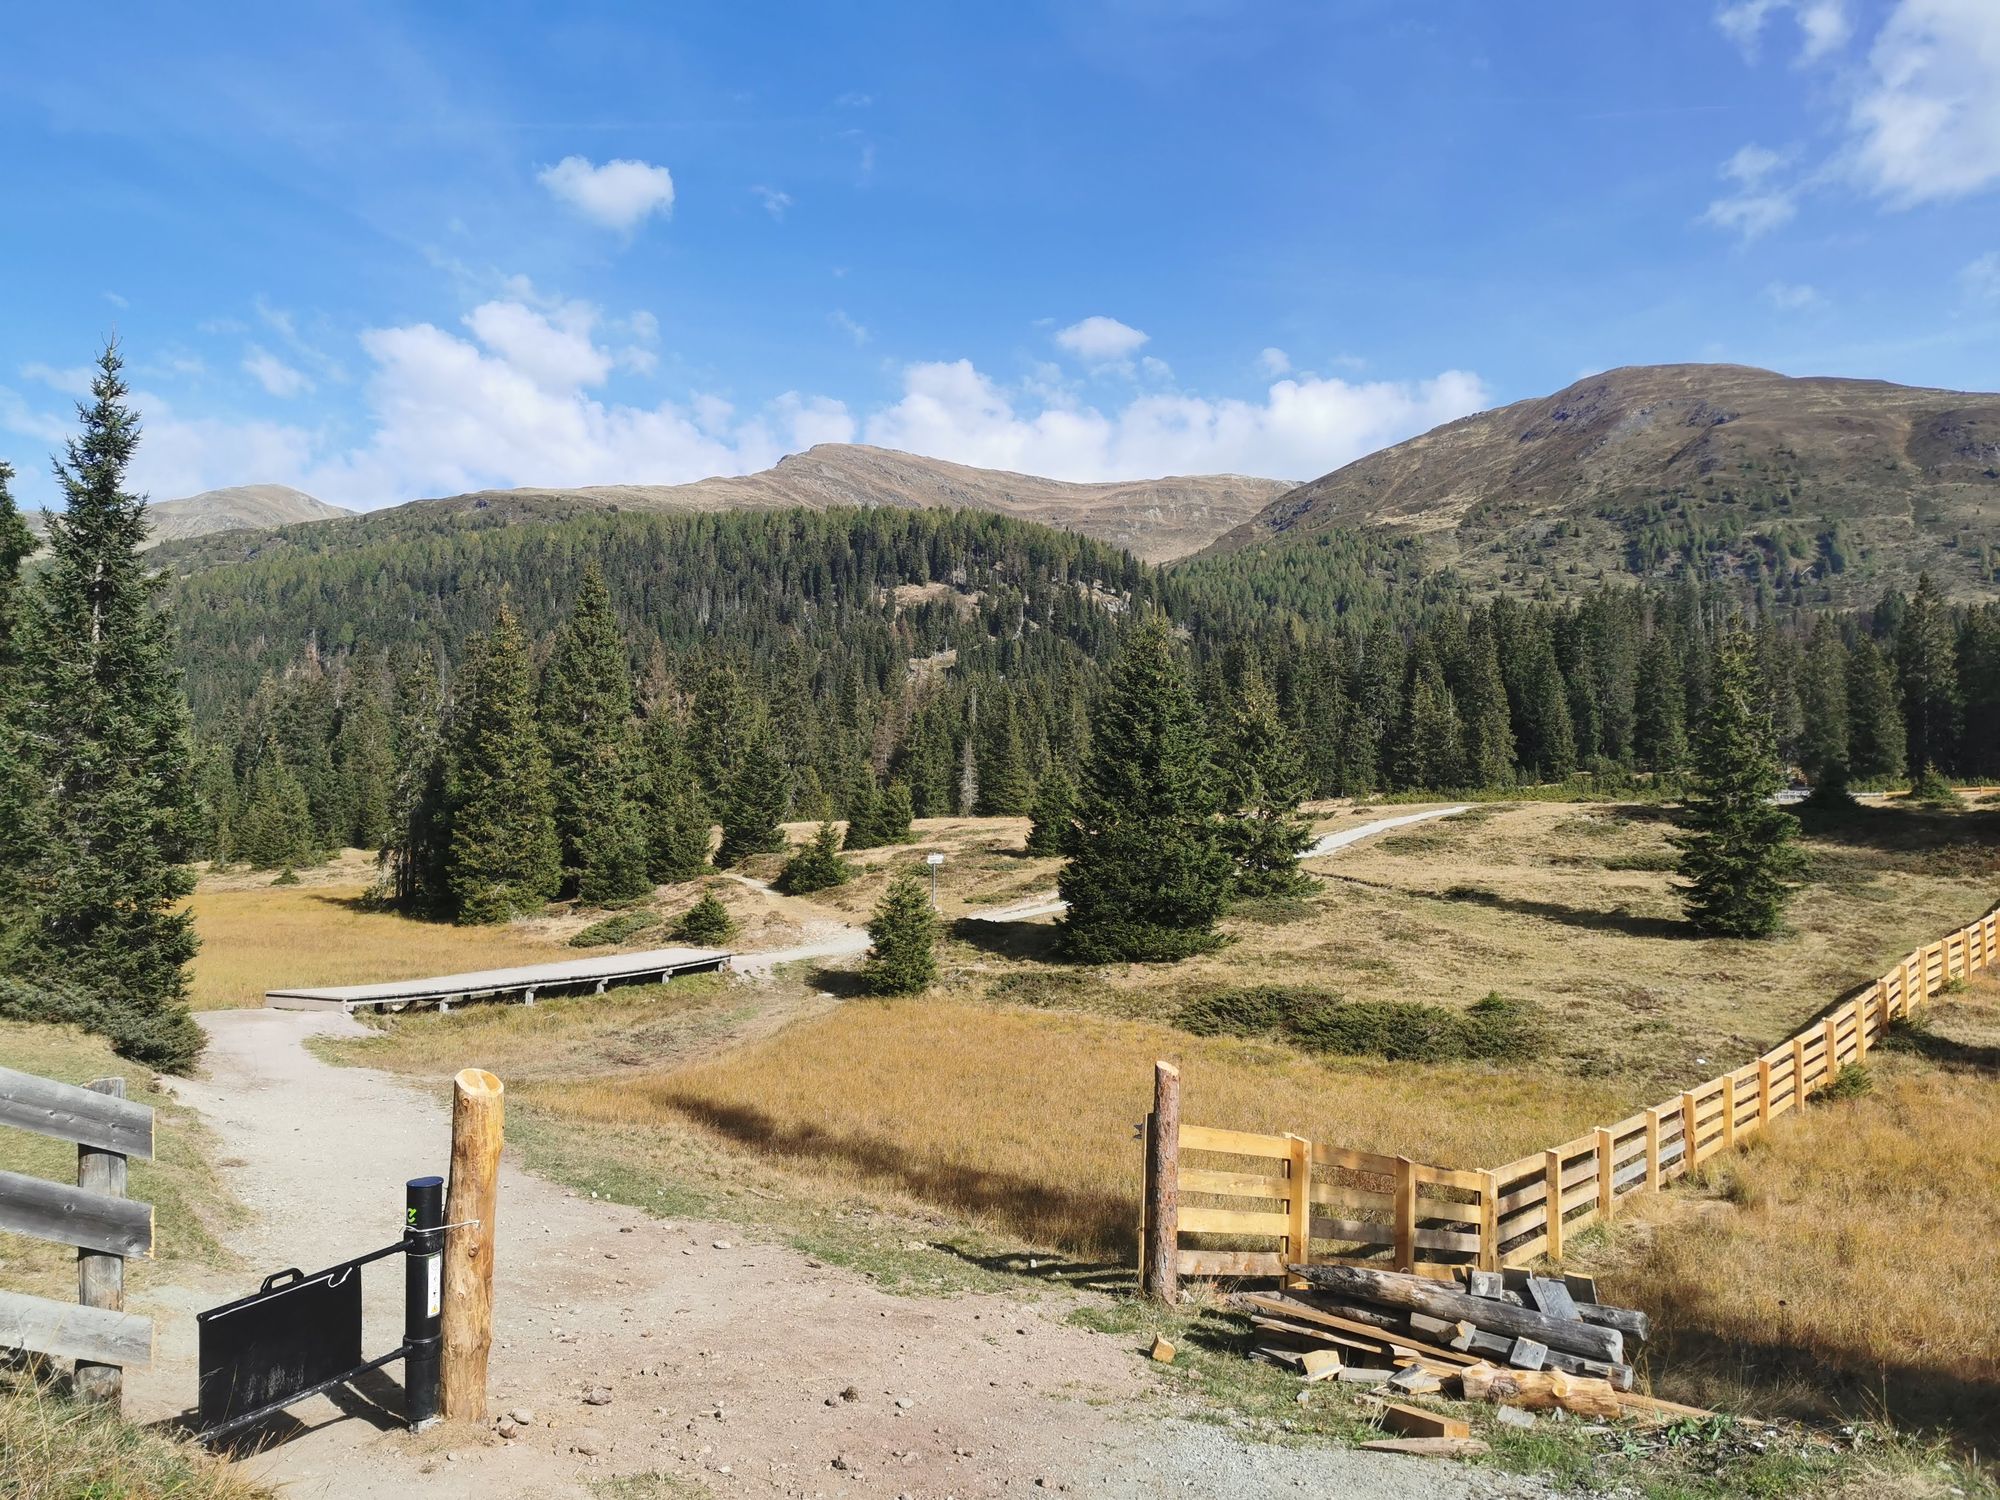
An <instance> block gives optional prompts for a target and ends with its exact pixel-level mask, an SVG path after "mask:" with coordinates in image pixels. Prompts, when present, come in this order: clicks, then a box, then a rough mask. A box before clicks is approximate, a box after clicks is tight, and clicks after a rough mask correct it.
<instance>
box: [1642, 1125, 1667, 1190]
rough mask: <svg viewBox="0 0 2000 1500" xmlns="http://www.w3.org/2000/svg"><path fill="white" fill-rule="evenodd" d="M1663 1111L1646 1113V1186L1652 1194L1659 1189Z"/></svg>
mask: <svg viewBox="0 0 2000 1500" xmlns="http://www.w3.org/2000/svg"><path fill="white" fill-rule="evenodd" d="M1664 1113H1665V1111H1664V1110H1660V1109H1649V1110H1647V1111H1646V1186H1647V1188H1648V1189H1649V1190H1651V1191H1653V1192H1658V1191H1659V1188H1660V1116H1661V1115H1662V1114H1664Z"/></svg>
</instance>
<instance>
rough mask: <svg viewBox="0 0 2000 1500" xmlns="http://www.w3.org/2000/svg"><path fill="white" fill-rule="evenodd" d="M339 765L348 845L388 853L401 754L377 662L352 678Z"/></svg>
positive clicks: (367, 661) (369, 661)
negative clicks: (385, 849) (392, 798)
mask: <svg viewBox="0 0 2000 1500" xmlns="http://www.w3.org/2000/svg"><path fill="white" fill-rule="evenodd" d="M334 765H335V767H336V769H337V770H338V772H339V774H340V779H341V784H342V787H343V789H344V796H343V798H342V801H343V804H344V806H345V807H346V810H347V817H348V824H347V827H346V829H345V830H344V831H343V834H342V839H343V842H345V843H348V844H351V845H353V846H354V847H355V848H357V849H371V850H373V849H380V848H382V847H384V846H385V845H386V844H387V843H388V842H389V836H390V827H391V812H390V791H391V788H392V787H393V786H394V784H395V780H396V754H395V745H394V730H393V727H392V726H391V724H390V721H389V707H388V704H387V702H386V701H385V698H384V684H383V682H382V679H381V671H380V667H379V666H378V664H377V663H376V661H375V659H374V658H373V657H366V656H364V657H362V658H361V659H360V661H359V662H358V663H357V665H356V667H355V669H354V671H353V672H352V673H351V674H350V676H349V678H348V684H347V693H346V695H345V696H344V698H343V699H342V702H341V706H340V728H339V730H338V731H336V734H335V738H334Z"/></svg>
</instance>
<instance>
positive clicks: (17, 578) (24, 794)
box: [0, 463, 35, 964]
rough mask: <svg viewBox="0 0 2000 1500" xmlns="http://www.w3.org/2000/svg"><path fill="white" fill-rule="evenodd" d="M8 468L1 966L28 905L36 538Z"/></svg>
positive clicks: (2, 535)
mask: <svg viewBox="0 0 2000 1500" xmlns="http://www.w3.org/2000/svg"><path fill="white" fill-rule="evenodd" d="M13 478H14V470H13V468H12V466H11V465H8V464H5V463H0V964H5V963H7V962H8V961H9V960H8V955H9V954H10V953H12V952H13V950H14V947H15V944H16V942H17V941H18V940H19V939H20V937H21V936H22V929H23V924H24V922H25V920H26V902H25V900H24V898H23V896H22V891H21V885H20V882H21V878H22V875H23V874H24V873H25V869H26V865H27V846H26V843H25V842H24V840H25V835H26V833H27V827H28V809H29V806H30V803H31V800H32V798H31V792H30V787H31V784H32V783H31V779H30V776H29V770H28V765H27V762H26V759H25V750H24V747H23V745H22V743H21V737H20V734H21V723H20V709H21V630H20V621H21V613H22V608H23V603H24V595H23V584H22V580H21V564H22V563H24V562H26V561H27V560H28V558H30V557H31V556H33V555H34V551H35V536H34V533H33V532H31V531H30V530H29V529H28V523H27V522H26V521H25V520H23V519H22V518H21V512H20V509H19V508H18V507H17V506H16V505H15V504H14V492H13V487H12V480H13Z"/></svg>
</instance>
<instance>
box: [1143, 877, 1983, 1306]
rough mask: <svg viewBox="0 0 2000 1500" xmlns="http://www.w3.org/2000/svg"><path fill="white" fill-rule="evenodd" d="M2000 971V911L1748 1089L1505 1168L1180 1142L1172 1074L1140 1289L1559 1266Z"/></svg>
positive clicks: (1807, 1036) (1159, 1131) (1829, 1023)
mask: <svg viewBox="0 0 2000 1500" xmlns="http://www.w3.org/2000/svg"><path fill="white" fill-rule="evenodd" d="M1996 963H2000V908H1996V909H1995V910H1993V911H1990V912H1988V913H1987V914H1986V915H1985V916H1984V917H1981V918H1980V919H1979V920H1978V921H1976V922H1973V923H1971V924H1970V925H1968V926H1966V927H1963V928H1961V929H1959V930H1958V931H1957V932H1954V933H1951V934H1950V935H1949V936H1947V937H1944V938H1942V939H1940V940H1939V941H1937V942H1935V943H1932V944H1930V945H1928V946H1927V947H1923V948H1918V949H1915V950H1914V951H1912V952H1911V953H1910V954H1908V955H1907V956H1906V957H1905V958H1904V959H1903V961H1902V962H1901V963H1899V964H1897V965H1896V966H1895V967H1894V968H1893V969H1891V970H1890V971H1889V972H1888V973H1886V974H1884V975H1883V976H1882V977H1881V978H1880V979H1878V980H1876V981H1875V982H1874V983H1873V984H1871V985H1868V986H1867V987H1866V988H1864V989H1862V990H1861V991H1860V992H1859V993H1858V994H1856V995H1854V996H1853V997H1851V998H1850V999H1848V1000H1845V1001H1843V1002H1842V1003H1840V1004H1839V1005H1837V1006H1835V1007H1834V1008H1833V1009H1832V1010H1831V1011H1830V1012H1828V1013H1827V1014H1826V1015H1825V1016H1823V1017H1822V1018H1821V1019H1819V1020H1817V1021H1815V1022H1814V1023H1813V1024H1812V1025H1811V1026H1809V1027H1807V1028H1806V1029H1805V1030H1804V1031H1802V1032H1800V1033H1799V1034H1798V1035H1797V1036H1795V1037H1792V1038H1791V1039H1790V1040H1789V1041H1786V1042H1782V1043H1780V1044H1779V1045H1778V1046H1777V1047H1775V1048H1773V1049H1772V1050H1771V1051H1769V1052H1767V1053H1765V1054H1764V1055H1763V1056H1762V1057H1759V1058H1757V1059H1755V1060H1754V1061H1752V1062H1749V1063H1746V1064H1744V1065H1743V1066H1742V1067H1740V1068H1738V1069H1736V1070H1735V1071H1734V1072H1732V1073H1725V1074H1723V1075H1722V1076H1721V1077H1720V1078H1711V1079H1710V1080H1708V1082H1706V1083H1702V1084H1697V1085H1696V1086H1695V1087H1694V1088H1691V1089H1688V1090H1686V1091H1685V1092H1683V1093H1681V1094H1680V1095H1678V1096H1676V1097H1675V1098H1672V1099H1668V1100H1666V1101H1665V1102H1663V1103H1661V1104H1658V1105H1655V1106H1654V1107H1653V1108H1651V1109H1644V1110H1641V1111H1639V1113H1637V1114H1635V1115H1631V1116H1629V1117H1628V1118H1626V1119H1623V1120H1620V1121H1619V1122H1618V1123H1617V1124H1615V1125H1602V1126H1599V1127H1597V1128H1596V1129H1594V1130H1591V1131H1588V1132H1586V1133H1585V1134H1583V1135H1579V1136H1577V1137H1576V1138H1575V1139H1574V1140H1570V1141H1564V1142H1563V1143H1562V1144H1561V1145H1559V1146H1551V1147H1549V1148H1548V1149H1547V1150H1545V1151H1537V1152H1534V1153H1532V1154H1530V1155H1528V1156H1524V1157H1521V1158H1520V1159H1519V1160H1517V1161H1510V1162H1508V1163H1506V1164H1505V1165H1504V1166H1499V1167H1489V1168H1476V1169H1454V1168H1449V1167H1434V1166H1429V1165H1426V1164H1425V1163H1423V1162H1417V1161H1412V1160H1410V1159H1409V1158H1408V1157H1404V1156H1382V1155H1378V1154H1376V1153H1374V1152H1369V1151H1351V1150H1348V1149H1346V1148H1345V1147H1341V1146H1330V1145H1326V1144H1324V1143H1319V1142H1314V1141H1308V1140H1305V1139H1303V1138H1302V1137H1299V1136H1294V1135H1277V1136H1274V1135H1254V1134H1250V1133H1247V1132H1245V1131H1240V1130H1218V1129H1215V1128H1213V1127H1211V1126H1206V1125H1182V1124H1180V1123H1179V1117H1180V1101H1179V1074H1178V1073H1177V1072H1176V1071H1175V1070H1174V1069H1173V1068H1172V1067H1170V1066H1169V1065H1167V1064H1165V1063H1162V1064H1160V1065H1159V1070H1158V1072H1157V1074H1156V1079H1155V1096H1154V1097H1155V1106H1154V1113H1153V1114H1152V1115H1151V1116H1150V1117H1149V1118H1148V1128H1147V1150H1146V1184H1145V1192H1144V1194H1143V1195H1142V1198H1141V1204H1142V1213H1143V1215H1144V1219H1143V1222H1142V1224H1141V1226H1140V1236H1139V1243H1140V1247H1141V1250H1140V1255H1141V1266H1140V1272H1141V1278H1142V1283H1143V1285H1144V1286H1145V1288H1146V1290H1147V1291H1148V1292H1149V1293H1151V1294H1152V1295H1154V1296H1158V1297H1163V1298H1167V1299H1171V1298H1172V1297H1173V1296H1174V1294H1175V1288H1176V1285H1177V1282H1178V1278H1179V1277H1181V1276H1243V1277H1262V1276H1277V1277H1282V1276H1284V1275H1286V1269H1285V1268H1286V1267H1287V1266H1288V1265H1294V1264H1305V1263H1313V1262H1326V1261H1349V1262H1354V1263H1358V1264H1363V1265H1376V1266H1382V1267H1392V1268H1394V1269H1397V1270H1402V1271H1414V1272H1417V1273H1419V1274H1421V1275H1428V1276H1438V1277H1447V1276H1451V1275H1453V1274H1454V1273H1455V1272H1457V1271H1458V1270H1459V1269H1461V1268H1464V1267H1471V1268H1473V1269H1477V1270H1498V1269H1500V1268H1501V1267H1503V1266H1516V1265H1521V1264H1523V1263H1525V1262H1527V1261H1531V1260H1534V1259H1536V1258H1538V1257H1541V1256H1547V1257H1548V1258H1549V1259H1551V1260H1560V1259H1561V1258H1562V1255H1563V1248H1564V1245H1565V1243H1566V1242H1567V1241H1568V1239H1569V1238H1570V1237H1571V1236H1573V1235H1575V1234H1576V1233H1577V1232H1578V1231H1579V1230H1581V1229H1584V1228H1586V1227H1587V1226H1589V1225H1591V1224H1594V1223H1596V1222H1598V1221H1599V1220H1601V1219H1609V1218H1610V1217H1611V1216H1612V1215H1613V1214H1614V1213H1615V1212H1616V1211H1617V1206H1618V1203H1619V1201H1620V1200H1621V1199H1623V1198H1626V1197H1629V1196H1630V1195H1631V1194H1633V1193H1638V1192H1645V1191H1648V1190H1650V1189H1654V1188H1658V1187H1659V1186H1660V1185H1661V1184H1662V1183H1665V1182H1668V1181H1671V1180H1672V1179H1673V1178H1676V1177H1679V1176H1681V1175H1682V1174H1684V1173H1686V1172H1688V1171H1689V1170H1691V1169H1692V1168H1693V1167H1695V1166H1697V1165H1699V1164H1700V1163H1702V1162H1704V1161H1706V1160H1708V1159H1709V1158H1710V1157H1712V1156H1714V1155H1715V1154H1716V1153H1717V1152H1719V1151H1728V1150H1731V1149H1733V1148H1734V1147H1735V1146H1736V1145H1737V1144H1738V1143H1739V1142H1741V1141H1743V1140H1744V1139H1746V1138H1747V1137H1749V1136H1750V1135H1752V1134H1754V1133H1755V1132H1757V1131H1759V1130H1762V1129H1763V1128H1764V1127H1765V1126H1767V1125H1769V1124H1770V1123H1771V1122H1772V1121H1773V1120H1775V1119H1777V1118H1778V1117H1779V1116H1780V1115H1783V1114H1785V1113H1787V1112H1788V1111H1790V1110H1793V1109H1796V1108H1798V1107H1799V1106H1800V1105H1801V1104H1803V1103H1804V1102H1805V1100H1806V1099H1808V1098H1809V1097H1811V1096H1812V1095H1813V1094H1815V1093H1818V1092H1819V1091H1820V1090H1821V1089H1824V1088H1826V1087H1827V1086H1828V1085H1829V1084H1831V1083H1832V1082H1833V1081H1834V1080H1835V1079H1836V1078H1838V1077H1839V1075H1840V1070H1841V1069H1842V1068H1844V1067H1847V1066H1849V1065H1850V1064H1852V1063H1857V1062H1861V1061H1863V1060H1864V1059H1866V1058H1867V1056H1868V1052H1869V1049H1870V1048H1871V1047H1874V1046H1875V1045H1877V1044H1878V1043H1879V1042H1880V1041H1881V1040H1882V1038H1883V1037H1884V1036H1885V1035H1886V1034H1887V1032H1888V1030H1889V1027H1890V1025H1891V1023H1893V1022H1895V1021H1897V1020H1899V1019H1901V1018H1903V1017H1905V1016H1908V1015H1911V1014H1912V1013H1913V1012H1915V1011H1916V1009H1917V1008H1918V1007H1919V1006H1921V1005H1923V1004H1924V1003H1925V1002H1926V1001H1927V1000H1929V999H1930V998H1931V997H1932V996H1933V995H1935V994H1937V992H1938V991H1939V990H1941V989H1943V988H1944V987H1945V986H1946V985H1947V984H1949V983H1951V982H1952V981H1953V980H1958V979H1964V978H1966V977H1968V976H1970V975H1971V974H1973V973H1976V972H1977V971H1979V970H1981V969H1985V968H1989V967H1992V966H1993V965H1995V964H1996ZM1162 1122H1165V1125H1166V1128H1162ZM1190 1241H1192V1243H1190ZM1246 1241H1247V1242H1251V1243H1250V1245H1249V1247H1248V1248H1246V1247H1245V1242H1246Z"/></svg>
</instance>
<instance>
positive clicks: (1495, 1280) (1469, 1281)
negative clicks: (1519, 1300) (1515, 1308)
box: [1465, 1271, 1506, 1301]
mask: <svg viewBox="0 0 2000 1500" xmlns="http://www.w3.org/2000/svg"><path fill="white" fill-rule="evenodd" d="M1465 1289H1466V1291H1467V1292H1469V1293H1471V1294H1472V1295H1473V1296H1475V1297H1485V1298H1486V1299H1488V1300H1489V1301H1492V1300H1496V1299H1497V1298H1498V1297H1499V1296H1500V1294H1501V1293H1502V1292H1504V1291H1505V1290H1506V1283H1505V1282H1503V1281H1502V1280H1501V1277H1500V1273H1499V1272H1498V1271H1467V1272H1466V1273H1465Z"/></svg>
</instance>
